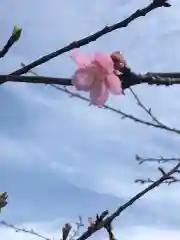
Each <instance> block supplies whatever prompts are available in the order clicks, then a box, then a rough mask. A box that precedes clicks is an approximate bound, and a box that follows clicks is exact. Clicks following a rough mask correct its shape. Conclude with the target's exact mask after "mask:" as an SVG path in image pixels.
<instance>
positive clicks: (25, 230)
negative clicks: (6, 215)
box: [0, 221, 52, 240]
mask: <svg viewBox="0 0 180 240" xmlns="http://www.w3.org/2000/svg"><path fill="white" fill-rule="evenodd" d="M0 224H1V225H4V226H6V227H9V228H12V229H14V230H15V231H16V232H24V233H29V234H31V235H34V236H37V237H40V238H42V239H45V240H52V239H50V238H47V237H45V236H43V235H41V234H39V233H37V232H35V231H34V230H33V229H31V230H27V229H25V228H19V227H16V226H14V225H13V224H9V223H7V222H5V221H0Z"/></svg>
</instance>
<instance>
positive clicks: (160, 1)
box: [1, 0, 171, 84]
mask: <svg viewBox="0 0 180 240" xmlns="http://www.w3.org/2000/svg"><path fill="white" fill-rule="evenodd" d="M170 6H171V5H170V4H169V3H168V1H167V0H153V2H152V3H150V4H149V5H148V6H147V7H145V8H142V9H138V10H137V11H136V12H134V13H133V14H132V15H130V16H129V17H127V18H126V19H125V20H123V21H121V22H118V23H116V24H114V25H111V26H106V27H105V28H103V29H102V30H100V31H98V32H96V33H95V34H92V35H89V36H87V37H85V38H83V39H80V40H78V41H74V42H72V43H70V44H69V45H67V46H65V47H63V48H61V49H59V50H57V51H55V52H53V53H50V54H48V55H45V56H43V57H41V58H39V59H38V60H36V61H34V62H32V63H30V64H28V65H26V66H25V67H23V68H21V69H19V70H17V71H14V72H12V73H11V75H22V74H24V73H27V72H28V71H29V70H30V69H33V68H35V67H37V66H39V65H41V64H43V63H46V62H48V61H50V60H51V59H53V58H55V57H57V56H59V55H61V54H63V53H65V52H68V51H71V50H72V49H74V48H79V47H81V46H84V45H87V44H89V43H90V42H93V41H96V40H97V39H98V38H100V37H102V36H104V35H105V34H108V33H110V32H112V31H114V30H117V29H120V28H124V27H127V26H128V25H129V23H131V22H132V21H134V20H135V19H137V18H139V17H142V16H145V15H146V14H148V13H149V12H151V11H153V10H155V9H157V8H160V7H170ZM5 82H6V81H4V82H1V84H3V83H5Z"/></svg>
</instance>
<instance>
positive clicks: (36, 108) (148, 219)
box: [0, 0, 180, 240]
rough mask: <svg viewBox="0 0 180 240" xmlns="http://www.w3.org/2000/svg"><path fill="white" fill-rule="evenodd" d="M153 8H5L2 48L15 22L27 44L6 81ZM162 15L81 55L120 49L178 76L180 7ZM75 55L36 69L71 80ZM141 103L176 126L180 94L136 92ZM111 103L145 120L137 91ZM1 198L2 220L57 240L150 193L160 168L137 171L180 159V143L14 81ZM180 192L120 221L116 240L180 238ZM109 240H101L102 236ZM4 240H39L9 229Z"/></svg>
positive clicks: (1, 104) (144, 65)
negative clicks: (146, 180)
mask: <svg viewBox="0 0 180 240" xmlns="http://www.w3.org/2000/svg"><path fill="white" fill-rule="evenodd" d="M149 2H150V1H149V0H138V1H133V0H103V1H100V0H91V1H85V0H78V1H77V0H66V1H58V0H51V1H49V0H39V1H35V0H31V1H23V0H16V1H13V0H1V1H0V31H1V38H0V46H3V45H4V44H5V43H6V41H7V39H8V38H9V36H10V35H11V32H12V29H13V26H14V25H15V24H16V25H18V26H20V27H22V28H23V34H22V38H21V39H20V41H19V42H18V44H16V45H15V46H13V48H12V49H11V51H10V52H9V53H8V55H7V56H6V57H5V58H4V59H2V60H1V63H0V64H1V65H0V66H1V69H0V71H1V73H10V72H11V71H13V70H16V69H18V68H19V67H20V63H21V62H24V63H25V64H26V63H30V62H31V61H33V60H35V59H37V58H39V57H40V56H42V55H44V54H47V53H50V52H52V51H55V50H57V49H59V48H61V47H63V46H65V45H67V44H68V43H70V42H72V41H74V40H78V39H80V38H82V37H85V36H87V35H89V34H91V33H93V32H95V31H97V30H99V29H101V28H103V27H104V26H106V25H110V24H113V23H116V22H118V21H120V20H123V19H124V18H125V17H127V16H128V15H129V14H131V13H133V12H134V11H135V10H137V9H138V8H140V7H144V6H146V5H147V4H148V3H149ZM171 3H172V5H173V6H172V8H170V9H158V10H155V11H154V12H152V13H150V14H148V15H147V16H146V17H143V18H141V19H139V20H136V21H134V22H133V23H131V24H130V25H129V27H128V28H126V29H121V30H117V31H115V32H113V33H111V34H109V35H107V36H104V37H102V38H100V39H99V40H98V41H96V42H94V43H91V44H89V45H88V46H85V47H83V48H82V50H83V51H87V52H93V51H96V50H98V51H102V52H106V53H109V52H112V51H117V50H120V51H122V52H123V54H124V57H125V58H126V59H127V62H128V63H129V65H130V67H131V68H132V69H133V70H134V71H135V72H146V71H178V70H179V65H180V64H179V63H180V54H179V51H180V50H179V48H180V44H179V42H180V41H179V40H180V25H179V22H180V15H179V9H180V3H179V1H178V0H174V1H171ZM70 54H71V53H66V54H64V55H63V56H59V57H58V58H56V59H54V60H52V61H50V62H48V63H46V64H44V65H42V66H40V67H38V68H37V69H36V71H38V73H40V74H41V75H49V76H56V77H63V76H64V77H71V75H72V74H73V72H74V70H75V69H76V66H75V64H74V63H73V62H72V60H71V59H70ZM134 90H135V91H136V93H138V95H139V96H140V97H141V99H142V100H143V102H144V103H145V104H146V105H147V106H148V107H152V109H153V111H154V113H155V114H156V116H158V118H159V119H160V120H162V121H164V122H166V123H167V124H169V125H173V126H175V127H178V125H179V118H180V113H179V110H180V102H179V95H180V89H178V87H177V86H174V87H172V88H168V89H167V88H165V87H158V88H156V87H150V86H136V87H134ZM108 104H109V105H111V106H113V107H115V108H117V109H121V110H123V111H125V112H127V113H131V114H135V115H136V116H138V117H140V118H141V117H142V118H145V119H146V118H147V117H146V115H145V114H144V113H143V112H142V110H141V109H139V108H138V106H137V105H136V102H135V101H134V99H133V97H132V96H131V94H130V92H129V91H126V96H123V97H115V98H114V97H113V98H111V99H110V100H109V101H108ZM0 108H1V113H0V123H1V124H0V144H1V150H0V191H7V192H8V193H9V204H8V206H7V207H6V208H5V209H4V211H3V212H2V214H1V215H0V220H5V221H7V222H9V223H13V224H16V225H18V226H24V227H26V228H33V229H34V230H36V231H38V232H40V233H42V234H44V235H46V236H49V237H52V236H55V239H59V236H60V227H61V226H62V224H63V223H65V222H66V221H71V222H75V221H76V220H77V217H78V216H79V215H82V216H83V217H84V222H85V223H86V222H87V220H86V219H87V217H88V216H94V215H95V214H96V213H100V212H101V211H103V210H105V209H109V210H110V211H113V210H115V209H116V208H117V207H118V206H119V205H120V204H122V203H124V202H126V201H127V200H128V199H129V198H130V197H132V196H133V195H134V194H136V193H137V192H138V191H139V190H140V189H142V186H138V185H136V184H134V179H136V178H138V177H141V178H143V177H154V178H158V176H159V175H158V173H157V171H156V168H157V165H156V164H154V165H152V164H148V165H146V166H139V165H138V164H137V163H136V161H135V155H136V154H137V153H138V154H140V155H142V156H145V157H150V156H152V157H158V156H162V155H163V156H168V157H171V156H178V153H179V138H178V136H176V135H173V134H170V133H166V132H163V131H160V130H155V129H152V128H149V127H146V126H142V125H138V124H136V123H134V122H132V121H131V120H122V119H121V116H120V115H117V114H115V113H112V112H110V111H107V110H103V109H98V108H95V107H89V106H88V105H87V103H86V102H83V101H81V100H79V99H74V98H69V97H68V96H67V95H66V94H64V93H61V92H59V91H57V90H54V89H53V88H51V87H50V86H49V87H47V86H44V85H38V86H34V85H31V84H19V83H16V84H14V83H6V84H4V85H3V86H1V87H0ZM178 187H179V186H178V185H174V186H171V187H167V186H163V187H161V188H158V189H156V190H154V191H152V192H151V193H149V194H147V196H145V197H144V198H143V199H141V201H138V202H137V203H136V204H134V205H133V207H131V208H130V209H128V210H126V211H125V212H124V213H123V215H122V216H121V217H120V218H119V219H118V220H116V222H115V224H114V226H115V232H116V234H117V239H123V240H126V239H131V240H137V239H138V240H141V239H143V240H144V239H147V240H149V239H152V238H156V239H159V240H162V239H163V240H166V239H170V238H172V239H173V240H177V239H179V238H180V231H179V224H180V215H179V213H178V212H177V209H179V207H180V194H178V191H177V190H178ZM100 236H101V237H102V239H103V238H107V236H106V235H105V234H104V235H103V233H97V234H96V235H95V238H98V237H100ZM0 237H1V238H2V239H4V240H9V239H14V240H22V239H24V237H26V238H27V240H35V239H38V238H37V237H34V236H31V235H27V234H26V235H23V234H21V233H15V232H14V231H12V230H11V229H8V228H4V227H1V228H0Z"/></svg>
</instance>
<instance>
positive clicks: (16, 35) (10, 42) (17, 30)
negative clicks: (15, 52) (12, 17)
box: [0, 26, 22, 58]
mask: <svg viewBox="0 0 180 240" xmlns="http://www.w3.org/2000/svg"><path fill="white" fill-rule="evenodd" d="M21 32H22V29H20V28H18V27H16V26H15V27H14V29H13V32H12V35H11V37H10V38H9V39H8V41H7V43H6V44H5V46H4V47H3V49H2V50H1V51H0V58H3V57H4V56H5V55H6V54H7V53H8V51H9V50H10V48H11V47H12V46H13V45H14V44H15V43H16V42H17V41H18V40H19V38H20V36H21Z"/></svg>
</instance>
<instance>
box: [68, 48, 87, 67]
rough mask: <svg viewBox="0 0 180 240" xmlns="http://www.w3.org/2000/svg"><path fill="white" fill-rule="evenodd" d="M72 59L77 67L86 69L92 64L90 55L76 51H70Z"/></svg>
mask: <svg viewBox="0 0 180 240" xmlns="http://www.w3.org/2000/svg"><path fill="white" fill-rule="evenodd" d="M72 59H73V60H74V61H75V62H76V63H77V65H78V66H79V67H86V66H88V65H90V64H91V62H92V56H91V54H86V53H82V52H80V51H79V50H77V49H75V50H73V51H72Z"/></svg>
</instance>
